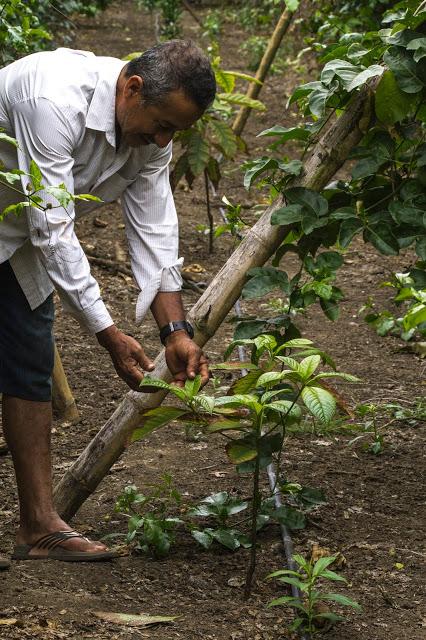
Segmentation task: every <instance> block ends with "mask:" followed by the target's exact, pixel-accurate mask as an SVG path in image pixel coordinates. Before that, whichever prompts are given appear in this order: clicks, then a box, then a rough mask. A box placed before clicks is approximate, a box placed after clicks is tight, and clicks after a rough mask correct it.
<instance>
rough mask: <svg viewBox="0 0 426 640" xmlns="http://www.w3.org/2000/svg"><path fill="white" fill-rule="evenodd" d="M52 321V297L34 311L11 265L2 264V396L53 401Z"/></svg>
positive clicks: (0, 276)
mask: <svg viewBox="0 0 426 640" xmlns="http://www.w3.org/2000/svg"><path fill="white" fill-rule="evenodd" d="M53 318H54V307H53V295H50V296H49V297H48V298H47V299H46V300H45V301H44V302H43V303H42V304H41V305H40V306H39V307H37V308H36V309H34V311H32V310H31V307H30V305H29V304H28V301H27V299H26V297H25V295H24V293H23V291H22V289H21V287H20V286H19V283H18V281H17V279H16V277H15V274H14V273H13V270H12V267H11V266H10V264H9V262H3V263H2V264H0V393H4V394H6V395H9V396H14V397H16V398H22V399H24V400H35V401H37V402H48V401H49V400H50V399H51V391H52V381H51V376H52V370H53V360H54V343H53V333H52V328H53Z"/></svg>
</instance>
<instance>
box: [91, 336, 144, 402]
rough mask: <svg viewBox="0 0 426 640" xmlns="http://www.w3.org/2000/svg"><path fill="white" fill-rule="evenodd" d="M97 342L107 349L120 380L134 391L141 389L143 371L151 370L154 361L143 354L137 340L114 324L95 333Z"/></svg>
mask: <svg viewBox="0 0 426 640" xmlns="http://www.w3.org/2000/svg"><path fill="white" fill-rule="evenodd" d="M96 337H97V339H98V342H99V344H100V345H101V346H102V347H105V349H107V350H108V351H109V354H110V356H111V360H112V362H113V364H114V367H115V370H116V372H117V373H118V375H119V376H120V378H121V379H122V380H124V382H125V383H126V384H127V385H128V386H129V387H130V388H131V389H133V390H134V391H141V389H140V388H139V385H140V383H141V381H142V380H143V378H144V374H143V373H142V371H141V369H143V370H144V371H152V370H153V369H154V363H153V362H152V360H150V359H149V358H148V356H146V355H145V352H144V350H143V349H142V347H141V345H140V344H139V342H138V341H137V340H135V339H134V338H132V336H128V335H126V334H125V333H122V332H121V331H120V330H119V329H117V327H116V326H115V325H112V326H111V327H108V328H107V329H104V330H103V331H99V333H97V334H96Z"/></svg>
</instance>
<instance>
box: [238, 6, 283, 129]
mask: <svg viewBox="0 0 426 640" xmlns="http://www.w3.org/2000/svg"><path fill="white" fill-rule="evenodd" d="M292 16H293V13H292V12H291V11H289V10H288V9H285V11H283V13H282V14H281V17H280V19H279V20H278V22H277V25H276V27H275V29H274V32H273V34H272V36H271V37H270V39H269V42H268V46H267V47H266V50H265V53H264V54H263V57H262V60H261V61H260V65H259V68H258V70H257V71H256V75H255V78H256V80H259V81H260V82H261V83H262V84H263V82H264V80H265V78H266V76H267V75H268V71H269V69H270V67H271V64H272V62H273V60H274V58H275V56H276V54H277V51H278V49H279V47H280V44H281V41H282V39H283V37H284V34H285V32H286V31H287V29H288V27H289V25H290V22H291V18H292ZM262 84H257V83H256V82H251V83H250V85H249V88H248V90H247V94H246V96H247V98H252V99H255V98H257V96H258V95H259V93H260V90H261V89H262ZM250 113H251V108H250V107H247V106H243V107H241V108H240V110H239V111H238V113H237V117H236V118H235V121H234V124H233V125H232V129H233V131H234V133H235V134H236V135H237V136H240V135H241V134H242V132H243V129H244V127H245V125H246V122H247V120H248V117H249V115H250Z"/></svg>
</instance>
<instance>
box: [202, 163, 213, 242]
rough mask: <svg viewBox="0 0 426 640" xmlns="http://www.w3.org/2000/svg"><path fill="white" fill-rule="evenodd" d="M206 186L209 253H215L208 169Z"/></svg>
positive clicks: (205, 173) (205, 170)
mask: <svg viewBox="0 0 426 640" xmlns="http://www.w3.org/2000/svg"><path fill="white" fill-rule="evenodd" d="M204 186H205V188H206V205H207V218H208V220H209V253H213V234H214V226H213V225H214V223H213V216H212V212H211V208H210V188H209V175H208V173H207V169H204Z"/></svg>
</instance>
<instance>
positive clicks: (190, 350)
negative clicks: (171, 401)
mask: <svg viewBox="0 0 426 640" xmlns="http://www.w3.org/2000/svg"><path fill="white" fill-rule="evenodd" d="M166 362H167V366H168V368H169V371H170V373H171V374H172V375H173V380H172V382H173V384H176V385H177V386H178V387H183V386H184V384H185V380H187V379H188V378H189V379H193V378H195V376H196V375H197V374H200V376H201V386H204V385H205V384H206V383H207V382H208V380H209V365H208V360H207V357H206V356H205V355H204V353H203V352H202V351H201V349H200V347H199V346H198V345H197V344H195V342H193V340H191V338H190V337H189V336H188V334H187V333H186V332H185V331H174V332H173V333H172V334H170V336H169V337H168V338H166Z"/></svg>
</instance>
